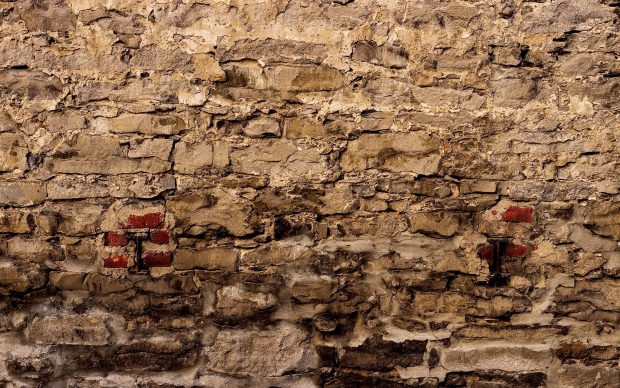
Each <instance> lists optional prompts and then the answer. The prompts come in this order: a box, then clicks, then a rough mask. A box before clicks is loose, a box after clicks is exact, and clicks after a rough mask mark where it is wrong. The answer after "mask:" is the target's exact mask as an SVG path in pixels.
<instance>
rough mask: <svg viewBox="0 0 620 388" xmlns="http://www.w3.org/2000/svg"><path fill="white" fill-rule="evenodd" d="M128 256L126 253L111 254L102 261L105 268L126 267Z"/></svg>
mask: <svg viewBox="0 0 620 388" xmlns="http://www.w3.org/2000/svg"><path fill="white" fill-rule="evenodd" d="M128 263H129V257H128V256H127V255H111V256H110V257H108V258H107V259H105V260H104V261H103V266H104V267H105V268H127V264H128Z"/></svg>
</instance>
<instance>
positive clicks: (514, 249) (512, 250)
mask: <svg viewBox="0 0 620 388" xmlns="http://www.w3.org/2000/svg"><path fill="white" fill-rule="evenodd" d="M528 253H530V247H528V246H525V245H513V244H508V245H507V246H506V255H507V256H510V257H521V256H526V255H527V254H528Z"/></svg>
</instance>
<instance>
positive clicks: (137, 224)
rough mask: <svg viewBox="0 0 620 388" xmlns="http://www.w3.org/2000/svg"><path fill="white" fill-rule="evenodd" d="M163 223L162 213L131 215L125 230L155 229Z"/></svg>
mask: <svg viewBox="0 0 620 388" xmlns="http://www.w3.org/2000/svg"><path fill="white" fill-rule="evenodd" d="M162 222H164V215H163V213H147V214H142V215H138V214H132V215H130V216H129V217H128V218H127V224H125V225H124V226H123V227H124V228H125V229H142V228H157V227H159V226H161V224H162Z"/></svg>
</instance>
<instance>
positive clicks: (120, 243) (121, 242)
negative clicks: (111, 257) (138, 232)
mask: <svg viewBox="0 0 620 388" xmlns="http://www.w3.org/2000/svg"><path fill="white" fill-rule="evenodd" d="M128 243H129V240H127V236H125V235H124V234H122V233H116V232H108V233H106V234H105V245H106V246H108V247H124V246H125V245H127V244H128Z"/></svg>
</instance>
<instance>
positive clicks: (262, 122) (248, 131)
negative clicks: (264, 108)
mask: <svg viewBox="0 0 620 388" xmlns="http://www.w3.org/2000/svg"><path fill="white" fill-rule="evenodd" d="M243 134H244V135H246V136H249V137H279V136H280V123H279V122H278V120H276V119H273V118H270V117H259V118H256V119H253V120H250V121H248V122H247V123H246V124H245V125H244V126H243Z"/></svg>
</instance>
